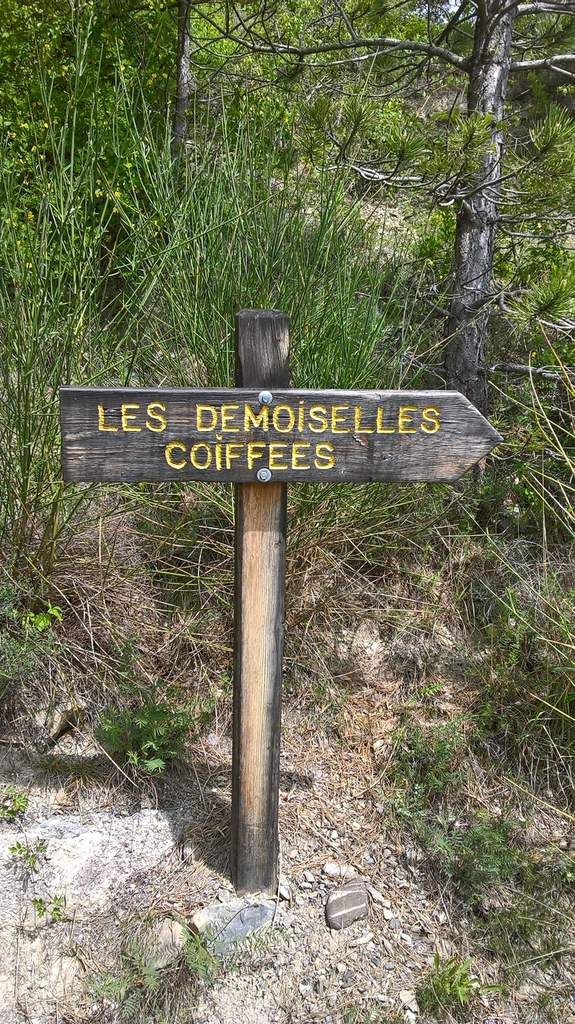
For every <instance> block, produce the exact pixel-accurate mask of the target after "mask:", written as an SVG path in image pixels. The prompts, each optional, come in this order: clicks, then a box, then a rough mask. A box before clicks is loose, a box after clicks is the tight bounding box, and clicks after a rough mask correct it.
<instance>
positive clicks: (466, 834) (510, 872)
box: [417, 819, 525, 903]
mask: <svg viewBox="0 0 575 1024" xmlns="http://www.w3.org/2000/svg"><path fill="white" fill-rule="evenodd" d="M417 832H418V836H419V838H420V840H421V841H422V842H423V843H424V845H425V846H426V847H427V849H428V851H429V852H430V853H431V854H432V855H433V856H434V858H435V859H436V861H437V862H438V863H439V865H440V866H441V868H442V870H443V871H444V872H445V873H446V874H447V875H448V876H449V877H450V878H452V879H453V880H454V882H455V883H456V885H457V887H458V889H459V892H460V894H461V895H462V896H463V897H464V899H466V900H468V901H469V902H470V903H476V902H477V900H478V899H479V898H480V897H481V896H482V895H483V893H484V892H485V891H486V890H487V889H489V888H490V887H492V886H494V885H498V884H500V883H502V882H506V881H509V880H510V879H512V878H514V877H515V876H516V875H517V874H518V873H519V872H520V870H521V868H522V866H523V864H524V860H525V858H524V857H523V856H522V854H521V851H520V850H519V849H518V848H517V846H516V844H515V842H514V840H513V830H512V827H511V825H510V824H509V823H508V822H504V821H498V822H495V823H494V822H492V821H489V820H479V821H476V822H475V823H473V824H471V825H469V826H467V827H464V828H461V827H459V828H457V827H455V826H454V825H453V824H452V823H445V822H443V821H441V820H440V819H435V821H434V822H432V823H428V822H426V823H424V824H420V825H419V826H418V827H417Z"/></svg>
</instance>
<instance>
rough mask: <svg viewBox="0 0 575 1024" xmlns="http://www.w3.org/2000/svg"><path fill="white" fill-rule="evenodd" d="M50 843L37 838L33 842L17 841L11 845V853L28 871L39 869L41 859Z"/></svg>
mask: <svg viewBox="0 0 575 1024" xmlns="http://www.w3.org/2000/svg"><path fill="white" fill-rule="evenodd" d="M47 849H48V843H47V842H46V840H45V839H36V840H35V841H34V842H33V843H28V842H23V843H22V842H20V841H18V842H16V843H14V844H13V845H12V846H10V847H9V850H10V853H11V854H12V856H13V857H14V859H15V860H16V862H17V863H18V864H20V865H21V866H22V867H23V868H25V870H26V871H29V872H33V871H37V870H38V867H39V862H40V859H41V858H42V857H43V855H44V854H45V853H46V850H47Z"/></svg>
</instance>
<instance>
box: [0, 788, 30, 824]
mask: <svg viewBox="0 0 575 1024" xmlns="http://www.w3.org/2000/svg"><path fill="white" fill-rule="evenodd" d="M27 809H28V794H27V793H24V791H23V790H21V789H16V787H15V786H6V788H5V789H4V792H3V793H2V795H1V796H0V821H1V820H2V819H5V820H8V821H14V819H15V818H17V817H19V816H20V815H23V814H25V813H26V811H27Z"/></svg>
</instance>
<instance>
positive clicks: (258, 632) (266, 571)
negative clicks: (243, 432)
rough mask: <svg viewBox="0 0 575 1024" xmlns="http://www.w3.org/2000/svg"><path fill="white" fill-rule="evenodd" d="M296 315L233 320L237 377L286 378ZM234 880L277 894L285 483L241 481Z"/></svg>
mask: <svg viewBox="0 0 575 1024" xmlns="http://www.w3.org/2000/svg"><path fill="white" fill-rule="evenodd" d="M288 353H289V321H288V319H287V317H286V316H284V315H283V314H279V313H275V312H270V313H269V314H266V313H265V311H262V312H260V311H257V312H253V311H251V310H245V311H243V312H242V313H239V314H238V316H237V318H236V357H237V358H236V374H237V380H238V383H244V384H245V383H247V384H254V383H256V382H257V383H258V384H259V385H260V386H261V387H262V388H268V389H272V388H273V387H274V386H276V385H277V384H279V383H281V384H283V385H284V386H285V385H286V384H287V383H288V373H289V369H288ZM235 509H236V523H235V590H234V594H235V638H234V730H233V773H232V857H231V868H232V880H233V882H234V885H235V888H236V890H237V891H238V892H258V891H264V892H275V890H276V886H277V862H278V798H279V758H280V718H281V683H282V654H283V628H284V626H283V622H284V592H285V542H286V529H287V526H286V518H287V513H286V509H287V486H286V484H285V483H273V482H272V483H265V484H264V483H247V484H239V485H238V486H237V487H236V488H235Z"/></svg>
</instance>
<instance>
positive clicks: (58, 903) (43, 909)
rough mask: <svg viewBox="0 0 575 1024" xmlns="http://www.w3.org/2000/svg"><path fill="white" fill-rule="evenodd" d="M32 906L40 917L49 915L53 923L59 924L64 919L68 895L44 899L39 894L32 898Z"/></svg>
mask: <svg viewBox="0 0 575 1024" xmlns="http://www.w3.org/2000/svg"><path fill="white" fill-rule="evenodd" d="M32 906H33V907H34V910H35V911H36V914H37V916H38V917H39V918H43V917H47V916H48V915H49V916H50V920H51V921H52V923H53V924H57V923H58V922H59V921H63V920H64V913H65V910H66V897H65V896H50V897H49V898H48V899H44V898H43V897H42V896H37V897H35V898H34V899H33V900H32Z"/></svg>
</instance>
